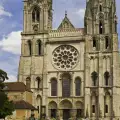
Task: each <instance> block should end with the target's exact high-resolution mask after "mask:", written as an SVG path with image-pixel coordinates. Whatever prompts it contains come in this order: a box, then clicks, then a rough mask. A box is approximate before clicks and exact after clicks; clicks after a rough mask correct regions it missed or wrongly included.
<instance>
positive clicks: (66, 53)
mask: <svg viewBox="0 0 120 120" xmlns="http://www.w3.org/2000/svg"><path fill="white" fill-rule="evenodd" d="M78 55H79V54H78V51H77V49H76V48H75V47H73V46H71V45H61V46H59V47H57V48H56V49H55V50H54V51H53V58H52V59H53V63H54V65H55V67H56V68H58V69H72V68H73V67H75V65H76V63H77V61H78Z"/></svg>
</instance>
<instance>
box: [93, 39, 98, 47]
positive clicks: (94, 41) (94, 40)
mask: <svg viewBox="0 0 120 120" xmlns="http://www.w3.org/2000/svg"><path fill="white" fill-rule="evenodd" d="M96 46H97V43H96V39H95V37H94V38H93V47H96Z"/></svg>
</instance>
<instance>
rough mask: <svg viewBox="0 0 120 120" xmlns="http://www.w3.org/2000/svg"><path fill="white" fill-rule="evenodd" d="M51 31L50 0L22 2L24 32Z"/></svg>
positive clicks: (26, 0)
mask: <svg viewBox="0 0 120 120" xmlns="http://www.w3.org/2000/svg"><path fill="white" fill-rule="evenodd" d="M50 29H52V0H24V32H25V33H39V32H43V31H46V30H50Z"/></svg>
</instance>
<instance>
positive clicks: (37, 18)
mask: <svg viewBox="0 0 120 120" xmlns="http://www.w3.org/2000/svg"><path fill="white" fill-rule="evenodd" d="M23 15H24V24H23V32H22V33H21V36H22V44H21V56H20V62H19V72H18V81H19V82H23V83H25V84H26V85H27V88H30V89H31V91H32V92H33V98H32V99H33V105H34V106H35V107H36V108H38V112H39V114H40V113H41V112H42V111H41V109H42V108H41V106H42V105H43V106H45V105H46V101H45V100H46V93H47V92H46V88H47V84H46V82H47V79H46V74H47V73H46V42H47V41H48V34H49V30H51V29H52V0H24V11H23ZM43 79H44V80H43Z"/></svg>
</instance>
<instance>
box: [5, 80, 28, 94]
mask: <svg viewBox="0 0 120 120" xmlns="http://www.w3.org/2000/svg"><path fill="white" fill-rule="evenodd" d="M5 85H6V86H7V90H6V91H8V92H25V91H30V90H28V89H27V86H26V85H25V84H24V83H23V82H6V83H5Z"/></svg>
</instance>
